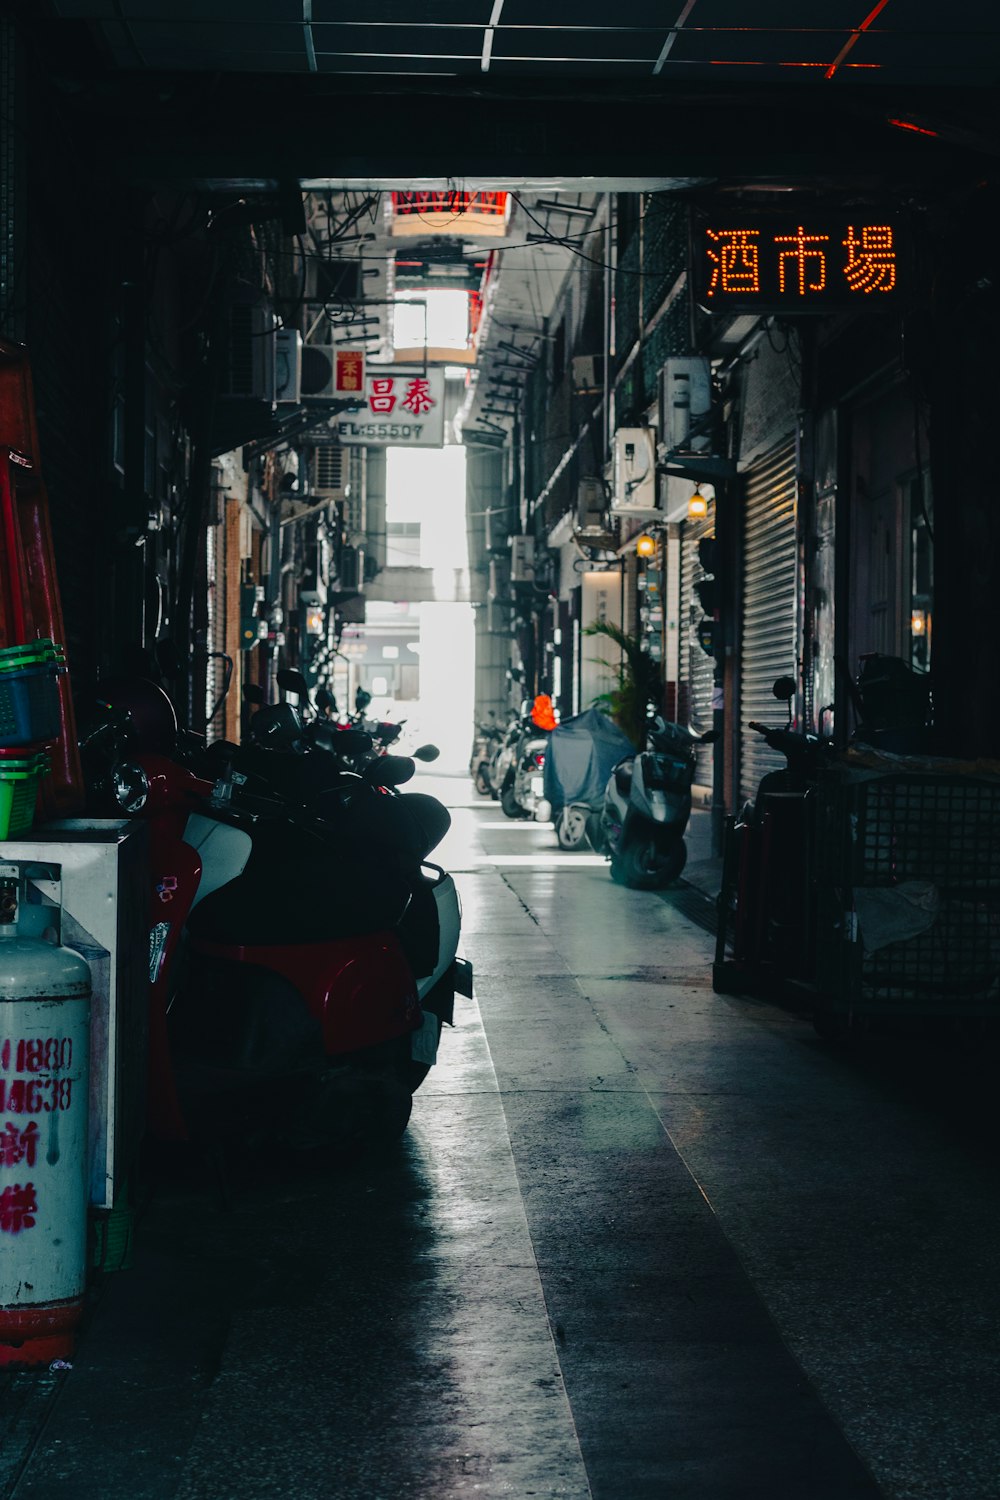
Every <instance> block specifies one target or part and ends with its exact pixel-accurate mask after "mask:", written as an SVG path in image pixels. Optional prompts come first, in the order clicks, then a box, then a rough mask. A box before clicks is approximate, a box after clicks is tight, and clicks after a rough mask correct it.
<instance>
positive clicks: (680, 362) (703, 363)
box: [660, 355, 712, 453]
mask: <svg viewBox="0 0 1000 1500" xmlns="http://www.w3.org/2000/svg"><path fill="white" fill-rule="evenodd" d="M711 410H712V369H711V366H710V364H709V362H708V360H707V359H703V358H702V357H701V356H700V355H690V356H684V357H678V358H676V359H668V360H667V362H666V364H665V365H664V366H663V369H662V371H661V372H660V441H661V442H662V443H664V444H665V445H666V447H667V449H668V450H669V451H670V452H671V453H703V452H706V451H707V450H708V448H709V447H710V445H711V439H710V437H709V434H708V431H707V419H708V417H709V415H710V413H711ZM699 426H702V427H704V428H705V429H706V430H705V431H698V430H697V429H698V428H699Z"/></svg>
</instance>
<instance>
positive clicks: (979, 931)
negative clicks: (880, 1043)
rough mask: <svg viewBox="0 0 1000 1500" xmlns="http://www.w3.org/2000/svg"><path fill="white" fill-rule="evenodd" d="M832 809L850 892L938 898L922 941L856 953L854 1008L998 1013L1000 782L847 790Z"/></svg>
mask: <svg viewBox="0 0 1000 1500" xmlns="http://www.w3.org/2000/svg"><path fill="white" fill-rule="evenodd" d="M835 805H836V806H837V812H836V814H835V825H839V829H838V830H837V831H839V835H840V840H841V850H842V858H841V860H840V861H838V863H839V864H840V867H841V870H842V873H843V875H844V876H845V877H846V884H847V885H848V886H849V887H853V888H854V889H855V890H864V889H866V888H867V889H871V888H882V889H886V890H892V889H896V888H898V887H899V886H900V885H901V884H902V883H903V882H909V881H922V882H927V883H928V884H929V885H930V886H932V887H933V888H934V900H935V902H936V907H935V915H934V919H933V921H932V922H931V923H930V925H929V926H928V927H927V929H926V930H925V931H924V932H921V933H918V934H917V935H915V936H912V937H908V938H906V939H905V940H903V941H900V942H893V943H889V944H888V945H887V946H885V947H880V948H878V949H876V951H874V952H871V951H868V949H866V948H863V947H862V945H861V943H856V944H853V945H852V947H853V948H854V950H855V954H856V963H855V966H854V968H853V976H852V978H853V983H852V986H851V988H852V989H853V991H854V993H853V996H852V999H853V1001H854V1003H855V1004H859V1005H860V1007H861V1008H862V1009H864V1008H869V1009H872V1010H875V1011H891V1010H900V1011H931V1012H934V1013H946V1012H951V1013H955V1014H961V1013H963V1012H966V1011H970V1010H971V1011H982V1010H984V1009H995V1007H996V1005H997V1004H998V1003H1000V781H986V780H980V779H976V778H972V777H964V776H944V775H942V776H930V775H928V776H921V775H915V774H906V775H899V776H885V777H878V778H876V779H874V780H872V781H868V782H864V783H861V784H856V785H853V786H847V787H844V788H843V789H842V792H841V794H840V795H839V796H838V797H837V798H836V799H835ZM828 828H830V825H829V824H828ZM830 831H831V832H833V831H834V830H833V828H830ZM844 856H846V857H844ZM855 899H857V898H855Z"/></svg>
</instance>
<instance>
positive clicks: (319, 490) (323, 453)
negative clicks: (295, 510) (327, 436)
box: [309, 443, 351, 500]
mask: <svg viewBox="0 0 1000 1500" xmlns="http://www.w3.org/2000/svg"><path fill="white" fill-rule="evenodd" d="M349 474H350V466H349V458H348V449H346V448H335V447H333V446H332V444H330V443H323V444H322V445H321V446H320V447H318V448H311V449H310V450H309V491H310V494H313V495H315V496H317V498H318V499H326V500H346V499H347V497H348V495H349V494H350V491H351V485H350V480H349V477H348V476H349Z"/></svg>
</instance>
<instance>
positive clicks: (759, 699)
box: [740, 437, 798, 798]
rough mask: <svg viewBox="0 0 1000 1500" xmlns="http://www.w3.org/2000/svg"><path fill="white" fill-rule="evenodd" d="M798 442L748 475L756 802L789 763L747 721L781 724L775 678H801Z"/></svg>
mask: <svg viewBox="0 0 1000 1500" xmlns="http://www.w3.org/2000/svg"><path fill="white" fill-rule="evenodd" d="M795 558H796V553H795V439H794V437H789V438H786V439H785V440H784V441H783V442H781V443H779V444H778V446H777V447H775V448H772V449H771V450H770V452H768V453H766V454H765V455H764V456H763V458H761V459H760V460H759V461H758V462H757V463H755V464H754V466H753V468H752V469H751V470H750V471H749V472H748V474H747V485H746V511H745V529H744V539H743V622H742V630H741V632H740V792H741V795H742V796H743V797H744V798H746V797H752V796H753V795H754V793H755V791H756V789H757V783H758V782H759V781H760V778H761V777H762V776H763V775H764V773H765V772H766V771H771V770H774V769H775V768H776V767H779V766H783V765H784V764H785V762H784V757H783V756H781V755H779V754H777V752H776V751H774V750H770V749H769V748H768V746H767V745H766V744H765V743H764V741H763V739H762V738H761V737H760V735H759V734H755V733H754V732H753V730H752V729H750V730H748V729H747V727H746V725H747V721H748V720H749V719H756V720H758V721H759V722H760V723H764V724H780V723H782V722H783V720H784V713H785V709H784V705H783V704H779V703H778V701H777V699H776V698H775V697H774V695H773V694H772V692H771V688H772V686H773V683H774V679H775V678H776V677H781V676H785V675H788V676H791V677H797V676H798V672H797V669H796V650H795V646H796V628H795V626H796V622H795V574H796V562H795Z"/></svg>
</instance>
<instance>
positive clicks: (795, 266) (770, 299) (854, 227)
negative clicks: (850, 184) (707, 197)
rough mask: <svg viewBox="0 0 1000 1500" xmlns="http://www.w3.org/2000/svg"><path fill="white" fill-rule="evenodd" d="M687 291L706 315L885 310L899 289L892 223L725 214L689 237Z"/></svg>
mask: <svg viewBox="0 0 1000 1500" xmlns="http://www.w3.org/2000/svg"><path fill="white" fill-rule="evenodd" d="M694 246H695V249H694V284H695V296H696V298H697V301H698V303H699V305H700V306H701V307H703V308H705V309H706V310H707V311H709V312H715V311H719V310H723V309H730V310H733V309H735V310H737V311H740V312H750V311H755V310H756V311H760V312H766V311H782V312H784V311H787V312H825V311H827V310H830V309H841V308H848V307H860V306H865V305H867V306H869V307H882V308H884V307H886V306H887V305H888V304H890V303H891V302H893V301H895V300H897V299H898V297H899V294H900V292H901V290H903V288H904V283H905V274H904V271H905V255H904V246H903V244H902V242H901V236H900V230H899V225H898V223H897V222H896V221H895V220H894V219H892V218H891V217H889V216H887V215H884V214H880V213H878V212H874V211H872V212H869V211H865V210H859V211H849V212H846V213H837V214H824V213H821V212H815V213H814V212H810V211H808V210H806V209H803V210H802V211H801V212H800V213H798V214H795V215H787V216H786V215H782V216H780V217H779V216H777V215H769V216H768V217H766V218H762V217H757V216H755V215H740V214H738V213H737V214H732V215H730V214H729V213H727V214H726V216H725V218H722V217H720V218H718V219H717V220H714V221H713V220H703V221H702V222H700V223H699V224H698V225H697V226H696V229H695V235H694Z"/></svg>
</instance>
